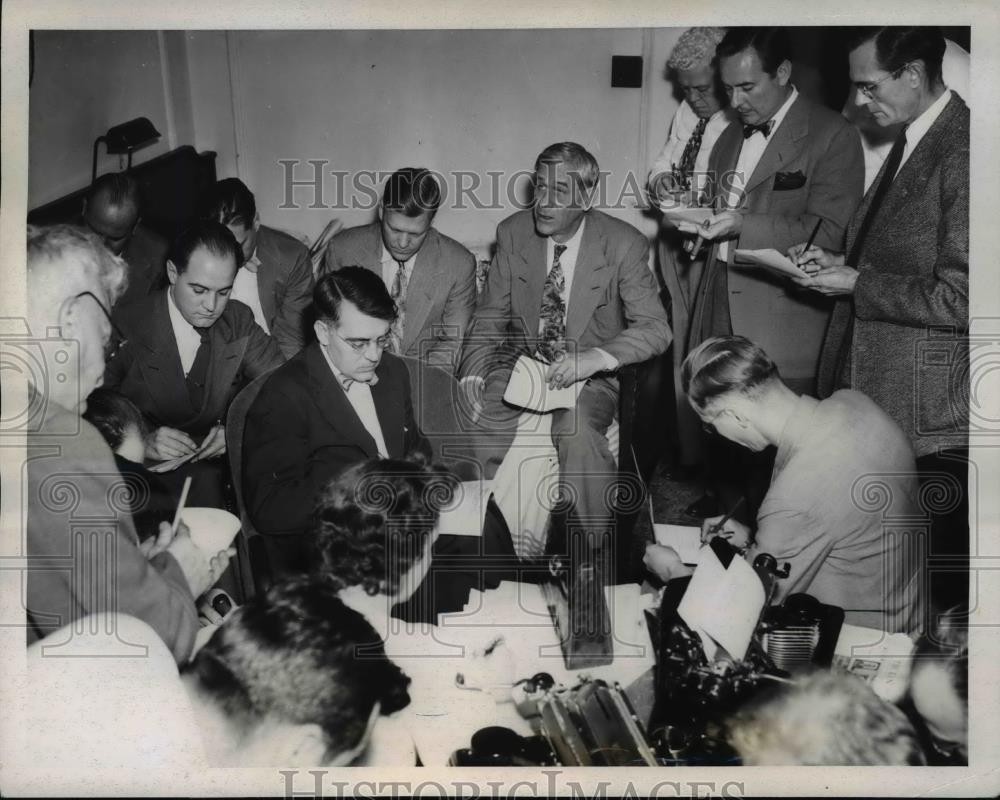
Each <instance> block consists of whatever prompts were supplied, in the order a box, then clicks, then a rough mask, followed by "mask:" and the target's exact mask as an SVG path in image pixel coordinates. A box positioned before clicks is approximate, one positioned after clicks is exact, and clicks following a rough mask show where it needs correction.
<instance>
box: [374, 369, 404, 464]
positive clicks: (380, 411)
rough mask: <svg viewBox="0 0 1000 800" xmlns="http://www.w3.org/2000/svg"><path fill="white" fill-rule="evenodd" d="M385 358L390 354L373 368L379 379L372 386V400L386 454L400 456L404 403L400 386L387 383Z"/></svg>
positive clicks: (402, 437) (402, 438) (402, 453)
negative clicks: (375, 368)
mask: <svg viewBox="0 0 1000 800" xmlns="http://www.w3.org/2000/svg"><path fill="white" fill-rule="evenodd" d="M387 358H392V356H391V355H389V356H383V357H382V363H381V364H379V366H378V369H377V370H375V372H376V374H377V375H378V377H379V381H378V383H376V384H375V385H374V386H373V387H372V401H373V402H374V403H375V413H376V415H377V416H378V424H379V427H380V428H381V429H382V438H383V439H384V440H385V447H386V450H388V451H389V452H388V453H387V455H389V456H390V457H392V458H402V457H403V456H404V455H405V454H404V452H403V449H404V448H405V446H406V438H405V437H406V431H405V425H406V420H405V418H404V417H405V414H404V413H403V409H404V408H405V405H404V403H403V398H402V396H401V395H400V392H399V390H400V387H399V386H390V384H389V377H388V369H387V368H386V359H387Z"/></svg>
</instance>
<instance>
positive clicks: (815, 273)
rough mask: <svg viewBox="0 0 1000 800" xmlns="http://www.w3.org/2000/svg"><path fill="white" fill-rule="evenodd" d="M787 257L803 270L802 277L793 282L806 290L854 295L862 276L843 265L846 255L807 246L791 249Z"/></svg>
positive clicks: (815, 246)
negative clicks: (856, 285)
mask: <svg viewBox="0 0 1000 800" xmlns="http://www.w3.org/2000/svg"><path fill="white" fill-rule="evenodd" d="M787 255H788V257H789V258H790V259H791V260H792V261H794V262H795V264H796V265H797V266H798V268H799V269H801V270H802V273H803V274H802V277H801V278H792V280H793V281H794V282H795V283H796V284H798V285H799V286H801V287H802V288H803V289H812V290H814V291H816V292H819V293H820V294H824V295H827V296H837V295H844V294H853V293H854V284H855V283H857V280H858V274H859V273H858V271H857V270H856V269H854V267H849V266H847V265H846V264H845V263H844V254H843V253H834V252H832V251H830V250H824V249H823V248H822V247H818V246H817V245H814V244H813V245H810V244H808V243H807V244H805V245H802V244H797V245H794V246H793V247H790V248H789V249H788V254H787Z"/></svg>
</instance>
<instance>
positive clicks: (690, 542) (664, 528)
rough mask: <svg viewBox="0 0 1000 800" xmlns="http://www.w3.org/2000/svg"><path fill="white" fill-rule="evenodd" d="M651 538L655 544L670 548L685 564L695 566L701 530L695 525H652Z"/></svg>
mask: <svg viewBox="0 0 1000 800" xmlns="http://www.w3.org/2000/svg"><path fill="white" fill-rule="evenodd" d="M653 538H654V539H656V543H657V544H662V545H664V546H665V547H672V548H673V549H674V550H676V551H677V555H679V556H680V557H681V561H683V562H684V563H685V564H697V563H698V553H699V552H700V551H701V528H699V527H697V526H695V525H667V524H665V523H662V522H654V523H653Z"/></svg>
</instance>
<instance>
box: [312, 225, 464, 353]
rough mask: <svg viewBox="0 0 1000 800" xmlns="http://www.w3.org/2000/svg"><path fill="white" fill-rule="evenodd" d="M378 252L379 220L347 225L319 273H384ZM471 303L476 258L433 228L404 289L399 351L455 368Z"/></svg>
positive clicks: (338, 235) (379, 246)
mask: <svg viewBox="0 0 1000 800" xmlns="http://www.w3.org/2000/svg"><path fill="white" fill-rule="evenodd" d="M382 252H383V244H382V229H381V223H380V222H379V221H378V220H377V219H376V220H375V221H374V222H372V223H370V224H368V225H360V226H358V227H356V228H348V229H347V230H344V231H341V232H340V233H338V234H337V235H336V236H334V237H333V238H332V239H331V240H330V243H329V244H328V245H327V249H326V252H325V253H324V255H323V274H326V273H327V272H332V271H334V270H338V269H340V268H341V267H346V266H359V267H364V268H365V269H368V270H371V271H372V272H374V273H375V274H376V275H378V276H379V277H382ZM475 304H476V259H475V257H474V256H473V255H472V253H470V252H469V251H468V250H466V249H465V248H464V247H463V246H462V245H460V244H459V243H458V242H456V241H455V240H454V239H450V238H448V237H447V236H445V235H444V234H442V233H439V232H438V231H437V230H435V229H434V228H431V229H430V230H429V231H428V232H427V238H426V239H425V240H424V244H423V246H422V247H421V248H420V251H419V252H418V253H417V260H416V261H415V262H414V264H413V274H412V275H411V277H410V282H409V285H408V286H407V288H406V317H405V319H404V322H403V341H402V349H403V352H402V353H401V355H407V356H412V357H414V358H419V359H421V360H423V361H426V362H427V363H429V364H433V365H435V366H438V367H444V368H445V369H447V370H448V371H450V372H454V371H455V369H456V367H457V362H458V356H459V352H460V349H461V346H462V337H463V336H464V335H465V329H466V327H467V326H468V324H469V319H470V318H471V317H472V310H473V307H474V306H475Z"/></svg>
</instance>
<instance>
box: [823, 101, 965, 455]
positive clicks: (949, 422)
mask: <svg viewBox="0 0 1000 800" xmlns="http://www.w3.org/2000/svg"><path fill="white" fill-rule="evenodd" d="M883 169H884V167H883ZM881 180H882V172H879V174H878V177H876V179H875V181H874V182H873V183H872V186H871V188H870V189H869V191H868V194H867V195H866V196H865V199H864V201H863V202H862V203H861V205H860V206H859V207H858V210H857V212H856V213H855V215H854V217H853V218H852V220H851V224H850V226H849V227H848V230H847V251H848V252H849V251H850V250H851V248H852V246H853V245H854V239H855V237H856V236H857V232H858V228H859V227H860V225H861V222H862V220H863V219H864V217H865V214H866V213H867V212H868V206H869V204H870V203H871V199H872V195H873V194H874V191H875V188H876V187H877V186H878V184H879V182H880V181H881ZM857 268H858V270H859V272H860V273H861V274H860V275H859V276H858V281H857V284H856V285H855V287H854V295H853V297H852V298H845V299H842V300H838V302H837V307H836V308H835V310H834V314H833V317H832V318H831V320H830V328H829V331H828V332H827V337H826V341H825V343H824V347H823V358H822V361H821V364H820V386H819V389H820V393H821V396H824V397H825V396H826V395H828V394H830V393H831V392H832V391H833V390H834V389H835V388H836V386H837V385H848V386H850V388H852V389H857V390H858V391H861V392H864V393H865V394H867V395H868V396H869V397H871V398H872V399H873V400H874V401H875V402H876V403H878V404H879V405H880V406H881V407H882V408H883V409H885V411H886V412H887V413H888V414H889V416H891V417H892V418H893V419H894V420H895V421H896V422H897V424H898V425H899V426H900V427H901V428H902V429H903V431H904V432H905V433H906V434H907V435H908V436H909V437H910V441H911V442H912V443H913V449H914V451H915V452H916V454H917V456H918V457H920V456H924V455H927V454H929V453H931V452H934V451H936V450H937V449H938V448H940V447H964V446H965V445H966V444H967V428H968V419H969V416H968V414H969V408H968V406H969V372H968V340H967V338H966V335H967V331H968V327H969V107H968V106H967V105H966V104H965V102H964V101H963V100H962V98H961V97H959V96H958V95H957V94H954V93H953V96H952V98H951V100H950V101H949V102H948V104H947V105H946V106H945V108H944V110H943V111H942V112H941V115H940V116H939V117H938V118H937V120H936V121H935V122H934V124H933V125H932V126H931V128H930V130H929V131H927V133H926V134H925V135H924V137H923V138H922V139H921V140H920V142H919V143H918V144H917V146H916V148H914V150H913V152H912V153H911V154H910V156H909V158H907V160H906V163H905V164H903V166H902V167H901V168H900V170H899V172H898V173H897V174H896V177H895V179H894V180H893V182H892V185H891V186H890V188H889V191H888V193H887V194H886V196H885V198H884V199H883V201H882V206H881V208H880V209H879V211H878V214H877V216H876V217H875V219H874V221H873V223H872V226H871V228H870V229H869V232H868V234H867V236H866V237H865V240H864V243H863V245H862V248H861V254H860V257H859V263H858V265H857ZM852 328H853V335H852ZM932 329H934V330H932Z"/></svg>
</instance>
